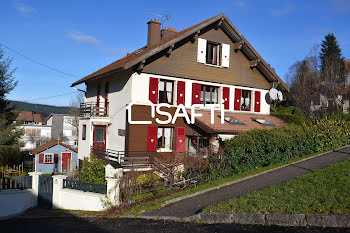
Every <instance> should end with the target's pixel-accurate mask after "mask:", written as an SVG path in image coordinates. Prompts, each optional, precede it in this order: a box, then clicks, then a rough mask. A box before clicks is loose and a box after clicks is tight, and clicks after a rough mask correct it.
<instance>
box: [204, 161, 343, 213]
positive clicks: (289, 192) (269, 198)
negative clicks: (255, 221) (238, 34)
mask: <svg viewBox="0 0 350 233" xmlns="http://www.w3.org/2000/svg"><path fill="white" fill-rule="evenodd" d="M204 212H221V213H280V214H341V215H350V160H346V161H344V162H341V163H338V164H334V165H331V166H329V167H327V168H324V169H321V170H318V171H316V172H313V173H309V174H307V175H304V176H301V177H297V178H294V179H291V180H289V181H286V182H283V183H281V184H278V185H273V186H271V187H268V188H265V189H262V190H259V191H255V192H253V193H250V194H247V195H244V196H241V197H237V198H233V199H231V200H229V201H225V202H221V203H218V204H215V205H212V206H209V207H207V208H206V209H205V210H204Z"/></svg>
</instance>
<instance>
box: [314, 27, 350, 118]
mask: <svg viewBox="0 0 350 233" xmlns="http://www.w3.org/2000/svg"><path fill="white" fill-rule="evenodd" d="M319 57H320V60H321V73H320V83H321V84H322V85H323V87H324V89H325V90H326V96H327V99H328V103H329V106H328V112H329V113H330V112H333V111H338V112H339V111H341V110H342V109H341V106H342V104H341V99H340V98H339V97H338V95H339V92H340V89H341V88H342V87H344V83H345V64H344V61H345V59H344V57H343V56H342V53H341V49H340V46H339V44H338V41H337V39H336V37H335V36H334V34H333V33H329V34H327V35H326V36H325V39H324V40H323V41H322V43H321V51H320V54H319Z"/></svg>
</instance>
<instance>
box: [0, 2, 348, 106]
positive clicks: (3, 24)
mask: <svg viewBox="0 0 350 233" xmlns="http://www.w3.org/2000/svg"><path fill="white" fill-rule="evenodd" d="M220 13H225V14H226V16H227V17H228V18H229V19H230V20H231V22H232V23H233V24H234V25H235V26H236V27H237V28H238V30H239V31H240V32H241V33H242V34H243V35H244V36H245V38H246V39H247V40H248V41H249V42H250V43H251V44H252V45H253V47H254V48H255V49H256V50H257V51H258V53H259V54H260V55H261V56H262V57H263V58H264V59H265V61H266V62H267V63H269V64H271V66H272V67H274V69H275V71H276V73H277V74H278V75H279V76H280V77H281V78H282V79H285V75H286V74H287V73H288V68H289V67H290V66H291V65H292V64H293V63H294V62H296V61H297V60H301V59H303V58H304V57H305V56H307V55H308V54H310V51H311V49H312V48H313V47H314V46H315V45H317V44H320V43H321V41H322V40H323V38H324V36H325V35H326V34H327V33H330V32H332V33H334V34H335V36H336V38H337V40H338V42H339V44H340V47H341V49H342V54H343V56H344V57H345V58H347V59H350V0H314V1H311V0H294V1H293V0H279V1H278V0H264V1H261V0H230V1H221V0H217V1H214V2H213V1H204V0H202V1H188V0H177V1H164V0H162V1H151V0H149V1H144V0H143V1H130V2H129V1H115V0H114V1H112V0H111V1H107V0H98V1H92V0H91V1H87V0H85V1H81V0H74V1H68V0H60V1H48V0H32V1H29V0H1V3H0V28H1V31H0V43H1V44H3V45H5V46H7V47H9V48H11V49H12V50H15V51H16V52H18V53H20V54H23V55H25V56H27V57H29V58H30V59H32V60H35V61H36V62H39V63H41V64H43V65H45V66H49V67H51V68H54V69H57V70H59V71H62V72H64V73H67V74H70V75H73V76H70V75H66V74H63V73H60V72H57V71H55V70H51V69H49V68H47V67H45V66H41V65H39V64H37V63H35V62H33V61H30V60H28V59H26V58H24V57H22V56H20V55H18V54H17V53H15V52H13V51H11V50H9V49H7V48H3V49H4V52H5V56H6V57H10V58H12V59H13V60H12V68H16V72H15V75H14V77H15V79H16V80H17V81H18V85H17V87H16V88H15V89H14V90H13V91H12V92H11V93H10V94H9V95H8V96H7V98H8V99H11V100H21V101H28V102H32V103H42V104H50V105H57V106H62V105H69V103H70V102H71V101H72V99H74V96H75V95H76V92H77V91H75V90H74V89H72V88H71V87H70V85H71V84H72V83H73V82H74V81H76V80H78V79H80V78H82V77H84V76H86V75H88V74H90V73H92V72H94V71H96V70H98V69H100V68H102V67H104V66H106V65H108V64H110V63H112V62H114V61H116V60H118V59H120V58H122V57H123V56H125V55H126V53H128V52H132V51H134V50H136V49H138V48H140V47H142V46H144V45H145V44H146V43H147V24H146V23H147V22H148V21H149V20H150V19H152V18H161V17H160V16H159V15H165V14H167V15H169V16H170V17H169V19H168V20H167V21H166V22H165V23H164V26H167V27H172V28H175V29H176V30H177V31H180V30H183V29H185V28H187V27H190V26H192V25H194V24H197V23H199V22H201V21H203V20H205V19H208V18H211V17H213V16H215V15H217V14H220ZM78 87H79V88H81V89H84V88H85V86H84V85H80V86H78ZM67 93H69V94H67ZM57 95H59V96H58V97H54V98H48V97H52V96H57Z"/></svg>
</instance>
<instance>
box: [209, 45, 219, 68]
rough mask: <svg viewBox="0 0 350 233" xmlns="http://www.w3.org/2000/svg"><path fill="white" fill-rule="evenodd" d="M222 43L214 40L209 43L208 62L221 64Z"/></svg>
mask: <svg viewBox="0 0 350 233" xmlns="http://www.w3.org/2000/svg"><path fill="white" fill-rule="evenodd" d="M219 56H220V45H219V44H216V43H212V42H208V43H207V59H206V63H207V64H210V65H216V66H218V65H220V64H219V61H220V60H219Z"/></svg>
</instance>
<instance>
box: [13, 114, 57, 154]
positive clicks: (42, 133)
mask: <svg viewBox="0 0 350 233" xmlns="http://www.w3.org/2000/svg"><path fill="white" fill-rule="evenodd" d="M18 121H21V122H23V124H21V125H20V126H19V127H20V128H22V129H23V131H24V134H23V136H22V137H21V138H20V142H21V143H23V147H21V150H22V151H28V150H32V149H34V148H36V147H38V146H40V145H42V144H43V143H46V142H47V141H49V140H50V137H51V136H50V135H51V127H50V126H47V125H45V124H44V120H43V116H42V114H41V113H33V112H31V111H22V112H20V113H19V114H18V116H17V118H16V122H18Z"/></svg>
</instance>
